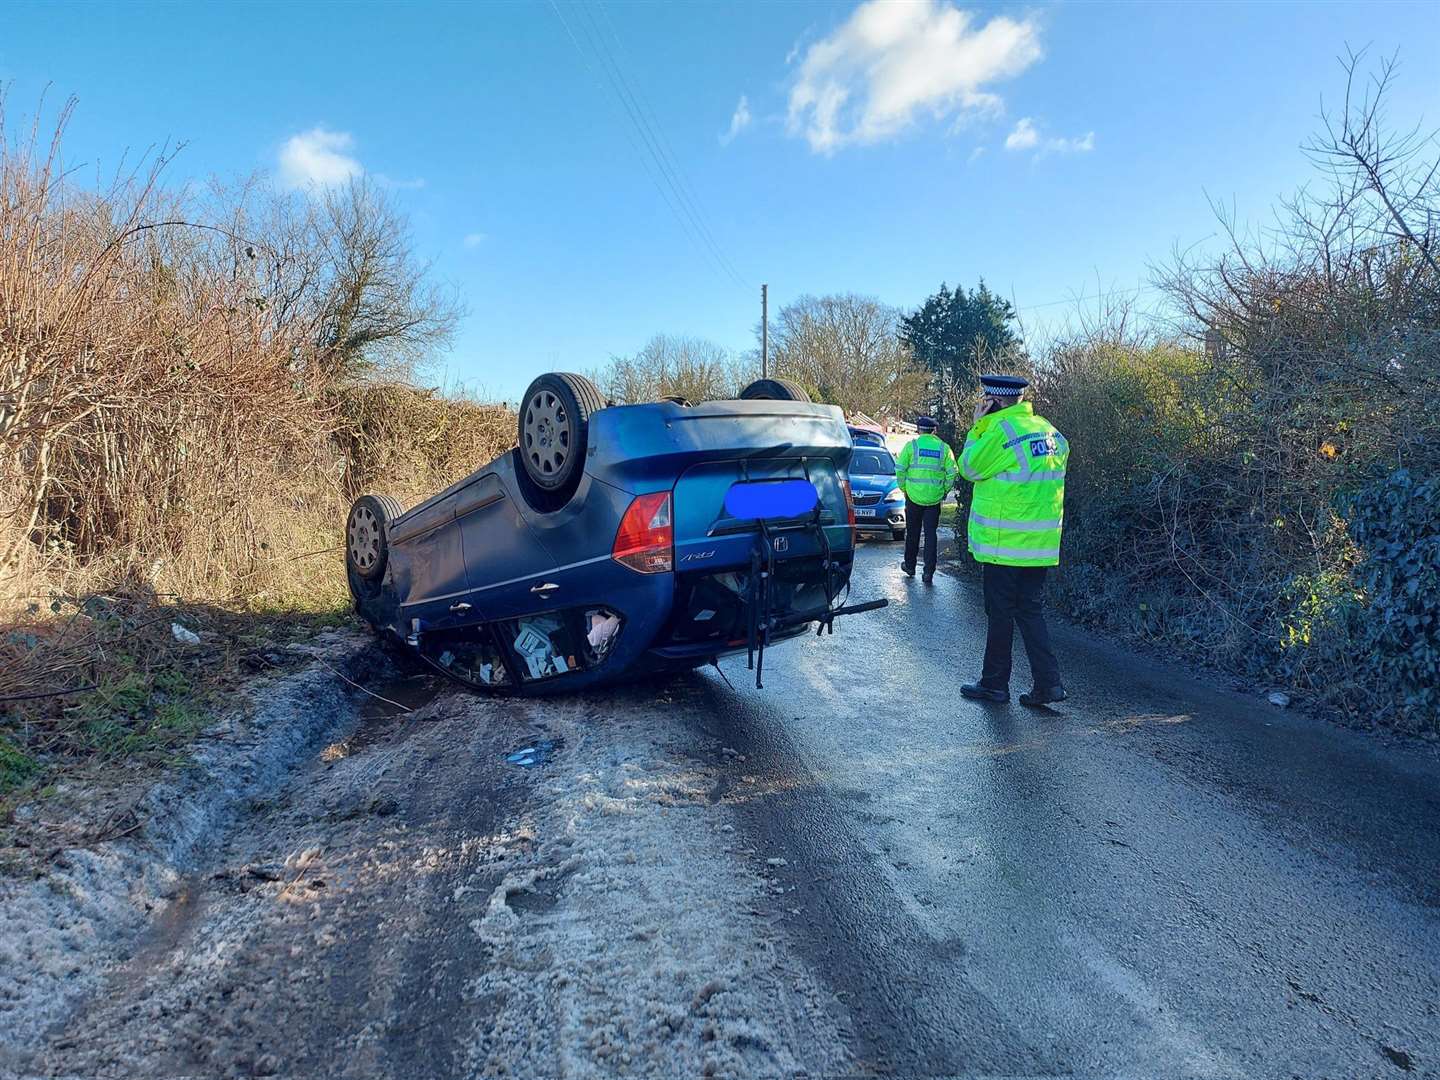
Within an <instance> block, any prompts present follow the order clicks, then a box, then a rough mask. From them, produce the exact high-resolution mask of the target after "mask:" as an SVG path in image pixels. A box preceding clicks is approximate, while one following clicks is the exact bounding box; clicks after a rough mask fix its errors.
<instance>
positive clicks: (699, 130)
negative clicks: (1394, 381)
mask: <svg viewBox="0 0 1440 1080" xmlns="http://www.w3.org/2000/svg"><path fill="white" fill-rule="evenodd" d="M4 10H5V15H4V18H3V21H0V81H4V82H7V83H9V86H10V89H9V100H8V113H9V116H10V121H11V123H12V125H13V124H14V123H15V122H16V120H17V119H18V118H20V117H22V116H25V115H28V114H29V113H31V112H32V111H33V110H34V108H35V106H36V104H37V102H38V101H39V99H40V94H41V92H42V90H43V89H44V88H45V86H46V85H47V84H48V85H49V86H50V90H49V98H48V101H49V106H50V107H51V108H53V107H54V106H55V105H56V104H57V103H58V102H59V101H61V100H62V99H63V98H64V97H65V96H68V95H71V94H73V95H75V96H76V97H77V98H78V99H79V107H78V111H77V113H76V115H75V119H74V121H73V123H72V125H71V127H70V131H69V136H68V138H67V142H66V147H67V150H66V156H67V159H68V161H69V162H71V163H80V162H85V163H93V162H98V163H100V164H101V166H102V167H110V166H113V165H114V164H115V163H116V162H117V161H118V160H119V158H120V156H121V155H122V154H123V153H125V152H127V151H128V152H130V153H131V154H132V156H133V155H134V154H135V153H137V152H139V151H143V150H145V149H146V148H148V147H150V146H152V145H154V144H157V143H161V142H164V141H166V140H169V141H172V142H175V141H183V142H184V143H185V144H186V147H185V150H184V152H183V154H182V155H181V156H180V158H179V159H178V160H177V161H176V163H175V165H174V167H173V171H172V173H171V177H172V179H173V180H174V181H176V182H179V181H181V180H183V179H185V178H187V177H192V176H207V175H210V174H221V175H241V174H249V173H252V172H254V171H256V170H265V171H268V172H269V173H271V174H272V175H273V176H274V177H275V178H276V182H277V183H283V182H286V180H287V178H289V179H291V180H299V179H314V180H320V181H323V180H324V179H326V178H327V177H329V178H333V177H334V176H337V175H344V174H345V173H346V172H347V171H352V170H355V169H363V170H364V171H366V172H368V173H371V174H374V175H376V176H378V177H382V178H384V179H385V180H386V181H387V182H389V183H390V184H391V185H392V186H393V188H394V192H395V196H396V198H397V199H398V200H399V201H400V203H401V204H402V206H403V207H404V208H405V209H406V210H407V211H408V213H409V214H410V215H411V217H412V220H413V223H414V230H415V236H416V242H417V245H418V247H419V249H420V251H421V252H422V253H423V254H424V255H425V256H426V257H428V258H430V259H433V261H434V267H435V272H436V273H437V274H438V275H439V276H441V277H442V278H443V279H444V280H446V281H449V282H451V283H453V284H454V286H455V288H456V289H457V291H458V292H459V294H460V295H461V297H462V299H463V301H464V302H465V304H466V306H467V307H468V309H469V315H468V316H467V318H466V320H465V322H464V323H463V325H462V327H461V330H460V333H459V334H458V336H457V339H456V341H455V344H454V347H453V349H452V351H451V352H450V354H449V355H448V356H447V357H446V358H445V359H444V364H443V371H444V373H445V375H446V376H447V377H448V378H449V379H450V380H452V381H453V380H461V381H464V382H465V383H467V384H470V385H472V386H477V387H480V388H483V389H484V390H486V391H488V392H489V393H491V394H493V395H496V396H503V397H514V396H517V395H518V393H519V392H520V390H521V389H523V387H524V385H525V383H526V382H527V381H528V380H529V378H531V377H532V376H533V375H534V374H536V373H538V372H541V371H545V370H552V369H560V370H587V369H590V368H593V367H596V366H598V365H599V364H601V363H603V362H604V360H605V359H606V358H607V357H608V356H610V355H611V354H616V353H626V352H632V351H634V350H636V349H638V348H639V347H640V346H641V345H642V344H643V343H644V342H645V340H646V339H647V338H648V337H649V336H650V335H651V334H653V333H656V332H660V331H664V332H669V333H681V334H693V335H698V336H702V337H708V338H711V339H713V340H714V341H717V342H719V343H720V344H722V345H725V346H727V347H729V348H733V349H737V350H740V349H748V348H750V347H752V345H753V337H752V334H753V330H754V327H755V325H756V322H757V320H758V315H759V286H760V283H761V282H762V281H765V282H768V283H769V284H770V294H771V305H772V310H773V309H774V308H775V307H776V306H778V305H781V304H784V303H785V302H786V301H787V300H789V299H792V298H794V297H795V296H798V295H800V294H802V293H807V292H809V293H823V292H831V291H853V292H860V293H866V294H871V295H875V296H878V297H880V298H881V299H882V300H884V301H886V302H889V303H893V304H896V305H900V306H902V307H913V306H915V305H916V304H918V303H919V302H921V301H922V300H923V299H924V298H925V296H926V295H928V294H929V293H930V292H932V291H933V290H934V289H935V287H936V286H938V285H939V284H940V282H941V281H942V280H945V281H949V282H951V283H955V282H962V283H965V284H973V283H974V282H975V281H976V280H977V279H978V278H979V277H980V276H982V275H983V276H984V277H985V279H986V280H987V281H988V282H989V283H990V284H991V285H992V287H994V288H996V289H997V290H999V291H1001V292H1004V293H1006V294H1008V295H1011V296H1013V298H1014V300H1015V302H1016V303H1017V305H1018V306H1019V307H1020V308H1021V309H1022V311H1023V313H1024V315H1025V317H1026V318H1027V320H1028V321H1030V322H1031V323H1032V324H1037V323H1040V322H1044V321H1049V320H1053V319H1055V318H1058V317H1060V316H1061V315H1062V314H1063V313H1064V311H1065V310H1066V304H1065V303H1063V301H1066V300H1068V299H1069V298H1072V297H1074V296H1076V295H1077V294H1080V293H1081V292H1082V291H1089V292H1091V293H1093V292H1094V291H1095V290H1096V288H1097V282H1098V284H1099V287H1101V288H1103V289H1106V290H1109V289H1133V288H1136V287H1137V286H1142V285H1144V284H1145V282H1146V280H1147V266H1148V265H1149V263H1150V262H1152V261H1153V260H1156V259H1160V258H1163V257H1164V256H1165V255H1166V254H1167V252H1168V251H1169V250H1170V249H1171V248H1172V246H1174V245H1175V244H1177V243H1179V244H1184V245H1189V244H1193V243H1196V242H1204V241H1205V240H1206V238H1207V237H1210V236H1212V235H1213V233H1214V220H1213V217H1212V216H1211V213H1210V210H1209V208H1208V207H1207V204H1206V195H1207V193H1208V195H1209V196H1211V197H1214V198H1218V199H1221V200H1223V201H1225V202H1227V203H1229V202H1233V203H1234V204H1235V205H1236V206H1237V207H1238V209H1239V211H1240V213H1241V214H1242V216H1249V217H1251V218H1252V219H1257V220H1258V219H1263V218H1264V217H1265V215H1266V214H1268V210H1269V207H1270V206H1271V205H1272V204H1273V202H1274V199H1275V197H1276V196H1277V195H1280V194H1282V193H1285V192H1288V191H1290V190H1292V189H1293V188H1294V187H1295V186H1296V185H1297V184H1299V183H1301V182H1303V181H1304V180H1306V179H1307V178H1308V177H1309V176H1310V173H1309V170H1308V167H1307V165H1306V163H1305V161H1304V159H1303V157H1302V155H1301V154H1300V152H1299V149H1298V147H1299V145H1300V144H1301V143H1302V142H1303V141H1304V140H1305V138H1306V136H1307V135H1308V134H1309V133H1310V132H1311V131H1312V130H1313V129H1314V127H1315V124H1316V117H1317V114H1318V111H1319V106H1320V100H1321V95H1322V93H1323V94H1325V95H1326V96H1327V98H1329V97H1333V96H1334V95H1335V94H1337V93H1338V91H1339V89H1340V86H1341V83H1340V71H1339V68H1338V66H1337V64H1336V62H1335V57H1336V55H1337V54H1338V53H1339V52H1340V51H1342V50H1343V48H1344V47H1345V46H1346V45H1347V43H1348V44H1349V45H1351V46H1355V47H1359V46H1365V45H1368V46H1370V47H1371V49H1372V51H1373V52H1374V53H1375V54H1380V53H1389V52H1392V51H1394V50H1395V49H1396V48H1397V47H1398V48H1399V49H1400V56H1401V62H1402V70H1401V73H1400V81H1399V85H1398V87H1397V90H1396V94H1395V98H1394V100H1393V102H1392V114H1393V116H1394V117H1395V118H1396V120H1397V121H1399V120H1404V121H1408V122H1414V121H1418V120H1420V119H1422V118H1426V119H1428V120H1430V121H1432V122H1440V65H1436V64H1435V63H1434V62H1433V58H1434V57H1435V56H1440V4H1434V3H1428V4H1421V3H1414V4H1394V5H1386V4H1373V3H1366V4H1354V5H1351V4H1278V3H1277V4H1264V5H1258V4H1257V5H1253V6H1251V5H1242V4H1214V5H1202V4H1194V5H1190V4H1186V5H1180V4H1155V5H1140V4H1114V5H1111V4H1079V3H1060V4H1053V5H1047V6H1033V5H1027V6H1019V5H1004V4H1002V5H990V4H981V5H970V4H960V5H954V4H951V3H945V2H939V0H916V2H913V3H906V2H900V0H897V2H887V0H879V2H872V3H867V4H861V5H857V4H855V3H853V2H847V3H809V2H794V3H768V4H702V3H686V4H678V3H677V4H650V3H621V2H618V0H584V2H581V3H575V2H571V3H566V2H559V3H558V7H557V6H556V5H552V4H551V3H549V2H540V3H515V4H501V3H496V4H465V5H461V4H414V5H401V4H385V5H361V4H343V5H342V4H324V5H322V4H308V5H307V4H284V5H268V4H263V3H249V4H243V5H242V4H233V5H224V4H198V3H197V4H183V5H182V4H143V3H128V4H117V5H107V4H102V3H86V4H70V5H66V4H54V3H48V4H23V3H22V4H17V3H14V2H12V3H9V4H7V5H6V7H5V9H4ZM572 39H573V40H572ZM577 46H578V47H577ZM611 62H613V63H614V64H615V65H616V68H618V70H619V71H620V72H621V73H622V74H623V79H617V80H615V82H614V83H613V84H612V82H611V81H609V80H608V79H607V77H606V76H605V74H604V72H606V71H611V70H615V69H612V68H610V67H609V66H608V65H609V64H610V63H611ZM742 98H743V101H744V107H743V108H742V107H741V101H742ZM622 102H624V103H627V104H628V105H629V108H626V107H625V106H624V105H623V104H622ZM632 111H633V113H634V115H635V116H636V117H637V118H639V126H638V127H637V124H636V122H635V121H634V120H632V116H631V113H632ZM732 134H733V137H731V136H732ZM651 143H653V144H654V145H655V146H656V147H657V149H658V153H660V154H661V156H662V160H663V162H664V165H663V172H662V167H661V166H657V164H656V161H655V160H654V159H653V158H652V156H651V154H650V152H649V151H648V149H647V145H649V144H651ZM664 175H670V176H671V177H672V178H673V180H674V183H675V185H676V187H677V188H678V189H679V190H680V191H681V192H682V193H683V199H682V198H680V197H679V196H677V195H676V194H675V192H674V191H672V189H671V188H670V187H669V186H668V185H667V184H666V183H665V182H664V180H663V176H664ZM657 179H659V181H660V182H659V183H658V184H657ZM662 192H663V194H662ZM667 196H668V201H667ZM672 203H673V204H676V205H675V206H672V205H671V204H672ZM683 207H689V208H690V209H689V210H688V211H687V210H684V209H683ZM692 212H693V219H692V216H691V214H692ZM1141 295H1142V298H1143V299H1148V298H1149V297H1150V296H1151V295H1152V294H1148V293H1146V294H1141ZM1057 301H1061V302H1062V303H1056V302H1057Z"/></svg>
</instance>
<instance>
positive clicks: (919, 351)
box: [900, 278, 1023, 439]
mask: <svg viewBox="0 0 1440 1080" xmlns="http://www.w3.org/2000/svg"><path fill="white" fill-rule="evenodd" d="M1015 323H1016V318H1015V309H1014V308H1013V307H1012V306H1011V305H1010V301H1008V300H1006V299H1004V298H1003V297H1000V296H997V295H996V294H995V293H993V292H991V291H990V289H989V288H988V287H987V286H986V284H985V281H984V279H983V278H982V279H981V281H980V284H979V285H978V286H977V287H976V288H974V289H973V290H971V291H969V292H966V291H965V288H964V286H959V285H957V286H956V287H955V289H954V291H951V289H950V288H949V287H948V286H947V285H944V284H942V285H941V286H940V291H939V292H937V293H936V294H935V295H934V296H931V297H930V298H929V299H928V300H926V301H925V303H923V304H921V305H920V307H919V309H918V310H916V311H915V312H913V313H912V314H910V315H907V316H905V317H904V318H903V319H901V320H900V340H901V341H902V342H904V343H905V344H906V345H908V346H909V347H910V352H911V355H912V356H914V358H915V360H916V361H917V362H918V363H920V364H922V365H923V366H924V367H925V368H927V369H928V370H929V371H930V373H931V383H930V390H931V393H930V399H931V408H932V412H933V415H934V417H935V419H936V421H937V422H938V423H939V424H940V430H941V434H942V436H943V437H944V438H947V439H953V438H954V436H955V433H956V432H957V431H963V430H965V428H966V427H968V425H969V421H970V418H969V415H968V412H967V411H966V410H965V407H964V402H965V401H966V400H967V399H968V398H969V397H971V396H973V393H974V390H975V387H976V384H977V382H978V381H979V377H980V375H981V373H982V372H984V371H987V370H990V369H991V368H996V367H1000V368H1004V367H1014V366H1016V362H1017V360H1019V359H1020V354H1021V352H1022V349H1023V346H1022V344H1021V341H1020V336H1019V334H1017V333H1016V331H1015V329H1013V327H1012V324H1015Z"/></svg>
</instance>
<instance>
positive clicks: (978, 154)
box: [965, 146, 985, 165]
mask: <svg viewBox="0 0 1440 1080" xmlns="http://www.w3.org/2000/svg"><path fill="white" fill-rule="evenodd" d="M984 156H985V147H983V146H977V147H975V149H974V150H971V151H970V156H969V157H968V158H966V159H965V164H966V165H969V164H970V163H971V162H973V161H978V160H979V159H980V158H982V157H984Z"/></svg>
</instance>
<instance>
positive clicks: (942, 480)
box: [895, 432, 959, 506]
mask: <svg viewBox="0 0 1440 1080" xmlns="http://www.w3.org/2000/svg"><path fill="white" fill-rule="evenodd" d="M958 475H959V472H958V470H957V469H956V467H955V451H953V450H951V449H950V444H949V443H947V442H946V441H945V440H944V439H942V438H940V436H938V435H931V434H930V433H929V432H926V433H925V434H923V435H917V436H915V438H913V439H911V440H910V441H909V442H908V443H906V444H905V445H904V446H902V447H901V448H900V456H899V457H897V458H896V459H895V480H896V482H897V483H898V484H899V485H900V490H901V491H903V492H904V493H905V498H907V499H909V500H910V501H911V502H913V503H914V504H915V505H916V506H934V505H935V504H936V503H938V502H939V501H940V500H941V499H943V498H945V496H946V495H947V494H948V493H949V492H950V489H951V488H953V487H954V486H955V478H956V477H957V476H958Z"/></svg>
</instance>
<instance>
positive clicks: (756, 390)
mask: <svg viewBox="0 0 1440 1080" xmlns="http://www.w3.org/2000/svg"><path fill="white" fill-rule="evenodd" d="M740 400H741V401H809V400H810V395H809V394H808V393H806V392H805V388H804V387H803V386H801V385H799V384H798V383H793V382H791V381H790V380H789V379H756V380H755V381H754V382H752V383H751V384H750V385H749V386H747V387H745V389H744V390H741V391H740Z"/></svg>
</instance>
